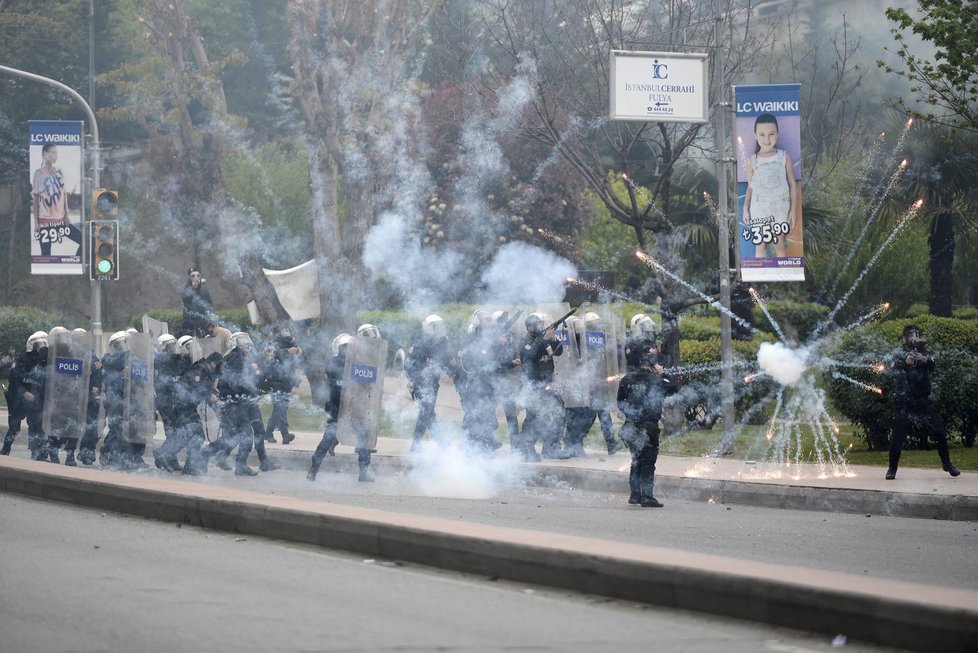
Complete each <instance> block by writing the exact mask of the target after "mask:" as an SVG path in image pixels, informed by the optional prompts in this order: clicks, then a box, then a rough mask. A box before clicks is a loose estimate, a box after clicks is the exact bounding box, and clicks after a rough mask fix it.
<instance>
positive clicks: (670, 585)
mask: <svg viewBox="0 0 978 653" xmlns="http://www.w3.org/2000/svg"><path fill="white" fill-rule="evenodd" d="M0 491H3V492H11V493H16V494H21V495H25V496H30V497H36V498H41V499H49V500H55V501H62V502H67V503H74V504H78V505H84V506H88V507H91V508H96V509H100V510H110V511H113V512H120V513H124V514H129V515H137V516H143V517H148V518H151V519H159V520H163V521H169V522H178V523H186V524H192V525H196V526H201V527H204V528H212V529H218V530H225V531H231V532H237V533H246V534H250V535H257V536H263V537H269V538H274V539H278V540H285V541H290V542H299V543H305V544H313V545H317V546H323V547H328V548H333V549H342V550H346V551H352V552H356V553H360V554H363V555H367V556H377V557H384V558H389V559H394V560H400V561H405V562H409V563H412V564H418V565H426V566H432V567H438V568H442V569H449V570H455V571H460V572H465V573H471V574H479V575H485V576H489V577H491V578H505V579H508V580H512V581H517V582H526V583H534V584H539V585H545V586H549V587H555V588H562V589H568V590H573V591H577V592H587V593H591V594H597V595H601V596H608V597H613V598H619V599H625V600H630V601H638V602H643V603H648V604H653V605H659V606H666V607H672V608H679V609H684V610H693V611H697V612H705V613H709V614H716V615H722V616H726V617H734V618H739V619H746V620H750V621H756V622H761V623H766V624H771V625H776V626H784V627H789V628H795V629H803V630H807V631H811V632H817V633H823V634H826V635H834V634H836V633H840V632H841V633H846V635H847V636H849V637H851V638H853V639H856V640H864V641H868V642H874V643H877V644H882V645H886V646H895V647H902V648H909V649H913V650H917V651H934V652H937V651H940V652H949V651H973V650H978V592H972V591H967V590H957V589H947V588H941V587H932V586H926V585H917V584H913V583H904V582H899V581H890V580H883V579H866V578H863V577H860V576H853V575H849V574H843V573H837V572H826V571H816V570H809V569H804V568H801V567H794V566H788V565H774V564H766V563H759V562H750V561H743V560H735V559H731V558H724V557H720V556H711V555H704V554H694V553H687V552H684V551H678V550H673V549H664V548H657V547H647V546H641V545H635V544H625V543H616V542H608V541H604V540H597V539H591V538H583V537H574V536H566V535H556V534H550V533H542V532H536V531H526V530H520V529H512V528H502V527H493V526H486V525H482V524H469V523H459V522H456V521H451V520H445V519H438V518H432V517H422V516H415V515H403V514H398V513H391V512H385V511H380V510H372V509H364V508H354V507H348V506H340V505H335V504H321V503H317V502H312V501H306V500H301V499H294V498H289V497H278V496H266V495H259V494H256V493H253V492H247V491H244V490H238V489H234V488H225V487H214V486H209V485H208V486H204V485H200V484H195V483H183V482H180V481H175V480H170V479H165V478H162V479H161V478H146V477H141V476H137V475H131V474H122V473H115V472H107V471H99V472H98V473H93V472H92V470H88V469H78V468H68V467H64V466H54V465H50V464H49V463H35V462H31V461H25V460H20V459H16V458H9V457H4V458H2V459H0Z"/></svg>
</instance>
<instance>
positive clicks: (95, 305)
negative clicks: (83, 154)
mask: <svg viewBox="0 0 978 653" xmlns="http://www.w3.org/2000/svg"><path fill="white" fill-rule="evenodd" d="M0 72H3V73H10V74H11V75H15V76H17V77H23V78H24V79H29V80H31V81H34V82H40V83H42V84H47V85H48V86H53V87H55V88H57V89H59V90H62V91H64V92H65V93H67V94H68V95H70V96H71V97H72V99H73V100H75V102H77V103H78V104H80V105H81V107H82V108H83V109H84V110H85V113H86V114H87V115H88V121H89V124H90V125H91V128H92V170H91V177H92V188H98V187H99V173H100V170H101V168H102V164H101V160H100V156H101V151H100V150H101V141H100V140H99V134H98V121H97V120H95V113H94V112H93V111H92V107H90V106H89V105H88V102H86V101H85V98H83V97H82V96H81V95H79V94H78V92H77V91H75V89H73V88H71V87H70V86H68V85H66V84H62V83H61V82H59V81H57V80H54V79H51V78H49V77H44V76H42V75H35V74H34V73H29V72H27V71H26V70H20V69H19V68H10V67H9V66H2V65H0ZM91 290H92V295H91V302H92V336H93V338H94V339H95V344H96V345H99V344H101V342H102V286H101V282H99V281H92V282H91Z"/></svg>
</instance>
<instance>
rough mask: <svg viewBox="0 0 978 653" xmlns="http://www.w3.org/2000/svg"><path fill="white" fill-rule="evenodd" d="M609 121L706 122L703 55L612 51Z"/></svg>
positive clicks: (707, 111)
mask: <svg viewBox="0 0 978 653" xmlns="http://www.w3.org/2000/svg"><path fill="white" fill-rule="evenodd" d="M610 80H611V89H610V94H609V99H610V102H611V119H612V120H645V121H650V122H707V120H708V113H709V107H708V104H707V94H708V89H709V80H708V78H707V70H706V55H705V54H698V53H690V54H683V53H678V52H632V51H626V50H612V51H611V75H610Z"/></svg>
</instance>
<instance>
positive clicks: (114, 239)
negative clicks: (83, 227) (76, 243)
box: [88, 188, 119, 281]
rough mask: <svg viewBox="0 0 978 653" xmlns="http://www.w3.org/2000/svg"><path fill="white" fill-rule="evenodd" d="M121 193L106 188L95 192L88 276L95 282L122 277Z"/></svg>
mask: <svg viewBox="0 0 978 653" xmlns="http://www.w3.org/2000/svg"><path fill="white" fill-rule="evenodd" d="M118 213H119V193H118V192H116V191H114V190H108V189H106V188H96V189H95V190H93V191H92V217H91V220H90V221H89V223H88V225H89V236H90V238H89V241H88V242H89V243H90V246H91V252H92V255H91V256H90V257H89V259H88V277H89V278H90V279H91V280H92V281H118V279H119V222H118V220H112V219H110V218H113V217H114V216H115V215H117V214H118Z"/></svg>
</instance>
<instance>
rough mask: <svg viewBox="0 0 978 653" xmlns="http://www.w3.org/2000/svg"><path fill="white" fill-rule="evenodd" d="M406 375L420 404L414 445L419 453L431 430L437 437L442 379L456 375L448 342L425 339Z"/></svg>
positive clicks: (408, 360)
mask: <svg viewBox="0 0 978 653" xmlns="http://www.w3.org/2000/svg"><path fill="white" fill-rule="evenodd" d="M404 373H405V374H406V375H407V379H408V381H409V382H410V383H411V385H412V390H411V396H412V397H413V398H414V400H415V401H416V402H417V403H418V421H417V422H416V423H415V425H414V438H413V441H412V443H411V450H412V451H417V450H418V449H419V448H420V443H421V439H422V438H423V437H424V434H425V432H426V431H427V430H429V429H431V431H432V434H433V435H436V430H437V425H436V424H435V402H436V401H437V399H438V389H439V387H440V381H441V375H442V374H449V375H454V373H455V361H454V359H453V358H452V356H451V354H450V353H449V350H448V341H447V340H446V339H444V338H441V339H435V338H431V337H429V336H422V337H421V339H420V340H418V341H417V342H416V343H414V345H412V346H411V347H410V348H409V349H408V351H407V356H406V357H405V358H404ZM436 437H437V435H436Z"/></svg>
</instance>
